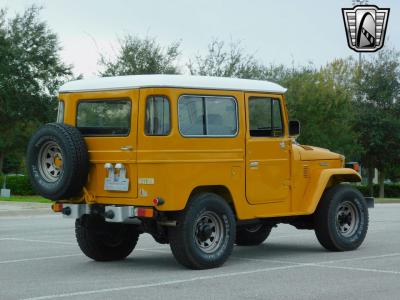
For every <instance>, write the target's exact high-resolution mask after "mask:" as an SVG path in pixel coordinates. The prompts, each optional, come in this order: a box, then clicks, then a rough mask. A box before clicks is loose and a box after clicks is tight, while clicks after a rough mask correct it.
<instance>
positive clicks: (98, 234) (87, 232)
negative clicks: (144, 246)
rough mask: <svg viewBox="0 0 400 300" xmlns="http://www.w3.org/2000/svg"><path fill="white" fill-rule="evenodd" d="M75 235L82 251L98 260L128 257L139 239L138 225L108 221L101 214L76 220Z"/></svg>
mask: <svg viewBox="0 0 400 300" xmlns="http://www.w3.org/2000/svg"><path fill="white" fill-rule="evenodd" d="M75 235H76V240H77V242H78V245H79V247H80V248H81V250H82V252H83V253H84V254H85V255H86V256H87V257H89V258H91V259H93V260H96V261H113V260H121V259H124V258H126V257H127V256H128V255H129V254H131V252H132V251H133V249H134V248H135V246H136V244H137V241H138V239H139V231H138V229H137V226H135V225H130V224H122V223H108V222H105V221H104V219H103V218H102V217H100V216H95V215H84V216H83V217H82V218H80V219H77V220H76V221H75Z"/></svg>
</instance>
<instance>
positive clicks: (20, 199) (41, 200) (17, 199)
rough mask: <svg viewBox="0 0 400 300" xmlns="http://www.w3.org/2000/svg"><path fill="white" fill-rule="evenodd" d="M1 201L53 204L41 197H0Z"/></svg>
mask: <svg viewBox="0 0 400 300" xmlns="http://www.w3.org/2000/svg"><path fill="white" fill-rule="evenodd" d="M0 201H12V202H37V203H52V201H51V200H49V199H45V198H43V197H40V196H11V197H10V198H5V197H0Z"/></svg>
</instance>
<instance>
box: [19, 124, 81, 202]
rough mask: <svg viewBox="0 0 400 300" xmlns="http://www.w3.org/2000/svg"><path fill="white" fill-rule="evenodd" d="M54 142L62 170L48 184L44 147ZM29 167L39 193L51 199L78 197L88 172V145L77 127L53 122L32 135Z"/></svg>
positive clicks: (28, 154)
mask: <svg viewBox="0 0 400 300" xmlns="http://www.w3.org/2000/svg"><path fill="white" fill-rule="evenodd" d="M49 143H52V144H54V145H57V147H58V149H59V151H60V155H61V157H62V171H61V172H60V174H59V176H58V177H54V180H51V181H49V180H48V178H46V176H45V175H43V174H44V172H43V171H42V170H43V169H45V167H43V159H42V156H43V155H42V154H41V153H42V152H43V148H44V147H45V146H46V145H48V144H49ZM27 168H28V174H29V177H30V179H31V183H32V186H33V188H34V189H35V190H36V192H37V193H38V194H39V195H41V196H43V197H45V198H48V199H51V200H54V201H55V200H61V199H68V198H71V197H76V196H79V195H80V194H81V192H82V188H83V186H84V185H85V184H86V181H87V178H88V173H89V154H88V150H87V147H86V143H85V141H84V139H83V137H82V135H81V133H80V132H79V130H78V129H76V128H75V127H72V126H69V125H66V124H60V123H50V124H46V125H44V126H43V127H41V128H40V129H39V130H38V131H36V133H35V134H34V135H33V136H32V138H31V139H30V141H29V144H28V149H27Z"/></svg>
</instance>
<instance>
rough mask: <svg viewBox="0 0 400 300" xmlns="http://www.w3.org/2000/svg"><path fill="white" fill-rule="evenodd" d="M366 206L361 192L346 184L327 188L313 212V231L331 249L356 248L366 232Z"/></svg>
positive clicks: (344, 249)
mask: <svg viewBox="0 0 400 300" xmlns="http://www.w3.org/2000/svg"><path fill="white" fill-rule="evenodd" d="M368 222H369V215H368V207H367V204H366V201H365V199H364V197H363V195H362V194H361V193H360V192H359V191H358V190H356V189H355V188H353V187H351V186H347V185H342V184H340V185H336V186H333V187H331V188H329V189H328V190H327V191H326V192H325V194H324V196H323V197H322V199H321V200H320V203H319V204H318V207H317V210H316V212H315V215H314V224H315V234H316V236H317V238H318V241H319V242H320V243H321V245H322V246H323V247H325V248H326V249H328V250H332V251H347V250H354V249H357V248H358V247H359V246H360V245H361V244H362V242H363V241H364V239H365V236H366V234H367V231H368Z"/></svg>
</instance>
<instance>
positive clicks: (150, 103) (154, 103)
mask: <svg viewBox="0 0 400 300" xmlns="http://www.w3.org/2000/svg"><path fill="white" fill-rule="evenodd" d="M170 130H171V120H170V109H169V101H168V98H167V97H165V96H151V97H148V98H147V100H146V124H145V133H146V135H168V134H169V132H170Z"/></svg>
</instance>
